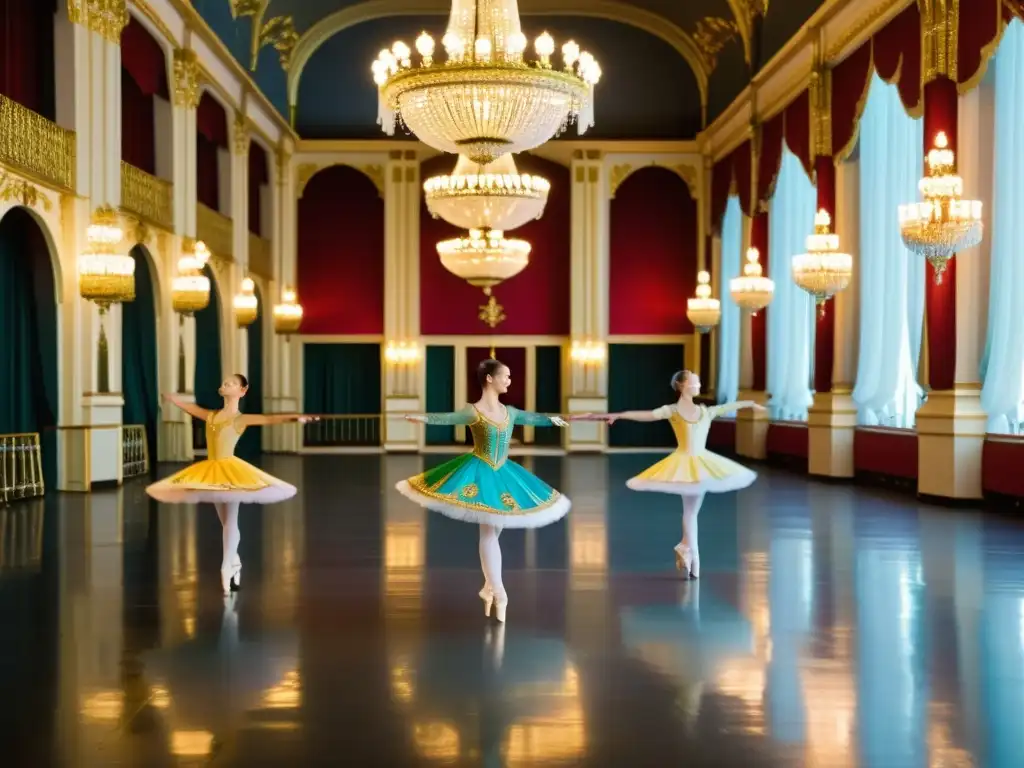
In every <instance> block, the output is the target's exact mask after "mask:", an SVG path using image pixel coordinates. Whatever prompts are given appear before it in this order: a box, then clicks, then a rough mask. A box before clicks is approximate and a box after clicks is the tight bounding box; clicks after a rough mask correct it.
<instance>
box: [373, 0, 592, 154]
mask: <svg viewBox="0 0 1024 768" xmlns="http://www.w3.org/2000/svg"><path fill="white" fill-rule="evenodd" d="M441 45H442V46H443V47H444V49H445V54H446V59H445V61H444V62H441V61H439V60H436V59H434V39H433V38H432V37H431V36H430V35H428V34H427V33H426V32H424V33H423V34H421V35H420V36H419V37H418V38H416V51H417V53H418V54H419V62H418V66H413V64H412V60H411V59H412V51H411V50H410V49H409V46H407V45H406V44H405V43H403V42H401V41H399V42H396V43H395V44H394V45H393V46H392V47H391V50H390V51H388V50H383V51H381V52H380V55H379V56H378V58H377V60H376V61H375V62H374V63H373V79H374V82H376V83H377V86H378V89H379V90H378V117H377V119H378V122H379V123H380V124H381V127H382V128H383V129H384V132H385V133H386V134H388V135H389V136H390V135H392V134H393V133H394V130H395V118H396V115H397V116H400V118H401V120H402V122H403V123H404V124H405V125H406V127H408V129H409V130H410V131H412V133H414V134H415V135H416V137H417V138H418V139H419V140H420V141H422V142H423V143H425V144H427V145H429V146H431V147H433V148H434V149H437V150H439V151H441V152H448V153H450V154H465V155H467V156H468V157H469V158H470V159H471V160H473V161H474V162H477V163H484V164H486V163H489V162H491V161H493V160H494V159H495V158H496V157H498V156H500V155H504V154H506V153H516V152H523V151H526V150H528V149H533V148H534V147H538V146H540V145H541V144H543V143H545V142H546V141H548V140H549V139H551V138H552V137H553V136H555V135H556V134H558V133H560V132H561V131H562V130H563V129H564V128H565V127H566V125H567V124H568V123H570V122H572V121H574V120H575V121H576V122H577V130H578V132H579V133H580V134H583V133H584V132H585V131H586V129H587V128H589V127H590V126H591V125H592V124H593V111H594V109H593V88H594V85H596V84H597V81H598V80H599V79H600V77H601V68H600V67H599V66H598V65H597V62H596V61H595V60H594V57H593V56H591V55H590V54H589V53H586V52H585V51H584V52H581V51H580V48H579V46H578V45H577V44H576V43H574V42H572V41H569V42H567V43H566V44H565V45H563V46H562V63H563V68H562V69H556V68H554V67H553V66H552V62H551V56H552V54H553V53H554V52H555V41H554V40H553V39H552V38H551V35H549V34H548V33H547V32H545V33H544V34H542V35H541V36H540V37H538V38H537V40H536V42H535V43H534V50H535V51H536V53H537V59H538V60H537V61H536V62H533V63H529V62H527V61H525V60H524V53H525V52H526V36H525V35H524V34H523V33H522V31H521V29H520V25H519V9H518V7H517V3H516V0H452V9H451V14H450V16H449V19H448V29H447V31H446V34H445V36H444V37H443V38H442V39H441Z"/></svg>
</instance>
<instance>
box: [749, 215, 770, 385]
mask: <svg viewBox="0 0 1024 768" xmlns="http://www.w3.org/2000/svg"><path fill="white" fill-rule="evenodd" d="M750 246H751V248H757V250H758V251H760V253H761V269H762V270H764V275H765V277H769V276H770V275H769V274H768V213H767V211H765V212H762V213H758V214H757V215H756V216H755V217H754V218H753V220H752V221H751V223H750ZM767 334H768V309H767V308H765V309H762V310H761V311H760V312H758V313H757V314H756V315H753V316H752V317H751V318H750V341H751V357H752V360H753V368H754V371H753V389H754V391H755V392H764V391H765V387H766V386H767V384H768V368H767V360H768V357H767V353H768V336H767Z"/></svg>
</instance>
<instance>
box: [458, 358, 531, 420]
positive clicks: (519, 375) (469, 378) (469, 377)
mask: <svg viewBox="0 0 1024 768" xmlns="http://www.w3.org/2000/svg"><path fill="white" fill-rule="evenodd" d="M494 354H495V357H496V358H497V359H498V360H500V361H501V362H503V363H504V364H505V365H507V366H508V370H509V373H510V374H511V376H512V383H511V384H510V385H509V388H508V393H507V394H505V395H504V396H503V397H502V401H503V402H504V403H505V404H506V405H512V406H515V407H516V408H519V409H524V408H526V349H525V348H523V347H512V348H504V347H499V348H498V349H496V350H494ZM490 356H491V349H490V347H468V348H467V349H466V398H467V399H468V400H469V402H471V403H475V402H476V401H477V400H479V399H480V384H479V383H478V382H477V378H476V367H477V366H478V365H480V363H481V362H483V361H484V360H486V359H487V358H489V357H490Z"/></svg>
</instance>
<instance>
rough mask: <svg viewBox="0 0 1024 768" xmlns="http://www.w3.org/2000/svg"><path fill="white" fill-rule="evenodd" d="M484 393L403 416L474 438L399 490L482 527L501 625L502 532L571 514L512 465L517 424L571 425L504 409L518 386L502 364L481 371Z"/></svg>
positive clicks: (488, 583) (484, 595)
mask: <svg viewBox="0 0 1024 768" xmlns="http://www.w3.org/2000/svg"><path fill="white" fill-rule="evenodd" d="M476 374H477V380H478V381H479V382H480V389H481V390H482V394H481V396H480V399H479V400H478V401H477V402H476V403H474V404H473V405H467V406H466V407H465V408H463V409H462V410H460V411H456V412H454V413H442V414H435V413H429V414H409V415H407V416H406V417H405V418H406V419H408V420H409V421H415V422H419V423H422V424H441V425H448V426H452V425H464V426H468V427H469V430H470V432H471V433H472V435H473V450H472V451H471V452H470V453H467V454H463V455H462V456H459V457H458V458H455V459H452V460H451V461H447V462H445V463H444V464H441V465H440V466H438V467H434V468H433V469H430V470H427V471H426V472H424V473H422V474H420V475H416V476H415V477H411V478H409V479H408V480H403V481H401V482H400V483H398V484H397V485H396V486H395V487H396V488H397V489H398V492H399V493H401V494H402V495H403V496H406V497H407V498H409V499H412V500H413V501H415V502H416V503H417V504H419V505H420V506H422V507H426V508H427V509H429V510H431V511H434V512H440V513H441V514H442V515H446V516H447V517H450V518H453V519H455V520H462V521H463V522H467V523H477V524H478V525H479V526H480V566H481V568H482V570H483V573H484V587H483V589H481V590H480V593H479V594H480V599H481V600H483V601H484V615H485V616H490V615H491V606H492V605H493V606H494V608H495V613H496V615H497V619H498V621H501V622H503V621H505V610H506V606H507V605H508V595H507V594H506V592H505V587H504V585H503V584H502V581H501V547H500V546H499V544H498V536H499V535H500V533H501V531H502V529H503V528H540V527H542V526H545V525H548V524H550V523H553V522H555V521H556V520H559V519H561V518H562V517H564V516H565V514H566V513H567V512H568V511H569V506H570V502H569V499H568V498H566V497H565V496H563V495H562V494H561V493H559V492H558V491H556V490H555V489H553V488H552V487H551V486H549V485H548V484H547V483H545V482H544V481H543V480H541V479H540V478H538V477H536V476H535V475H533V474H531V473H530V472H528V471H527V470H525V469H523V468H522V467H521V466H520V465H519V464H517V463H515V462H514V461H508V449H509V442H510V441H511V438H512V429H513V427H515V426H517V425H520V424H522V425H528V426H533V427H551V426H555V427H565V426H567V424H566V421H565V420H564V419H562V418H561V417H559V416H545V415H543V414H540V413H532V412H530V411H520V410H519V409H518V408H514V407H512V406H511V405H503V404H502V403H501V401H500V400H499V397H500V396H501V395H503V394H504V393H505V392H507V391H508V387H509V383H510V382H511V381H512V378H511V375H510V372H509V369H508V367H507V366H506V365H503V364H502V363H500V362H498V361H497V360H484V361H483V362H482V363H480V365H479V366H478V367H477V371H476Z"/></svg>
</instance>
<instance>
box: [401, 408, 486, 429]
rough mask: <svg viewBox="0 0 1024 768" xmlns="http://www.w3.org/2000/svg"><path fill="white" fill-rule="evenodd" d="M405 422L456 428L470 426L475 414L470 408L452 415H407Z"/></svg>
mask: <svg viewBox="0 0 1024 768" xmlns="http://www.w3.org/2000/svg"><path fill="white" fill-rule="evenodd" d="M405 418H406V421H415V422H418V423H420V424H430V425H433V426H440V427H458V426H465V425H467V424H472V423H473V421H474V419H476V413H474V411H473V409H472V408H463V409H462V410H459V411H454V412H453V413H407V414H406V415H405Z"/></svg>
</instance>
